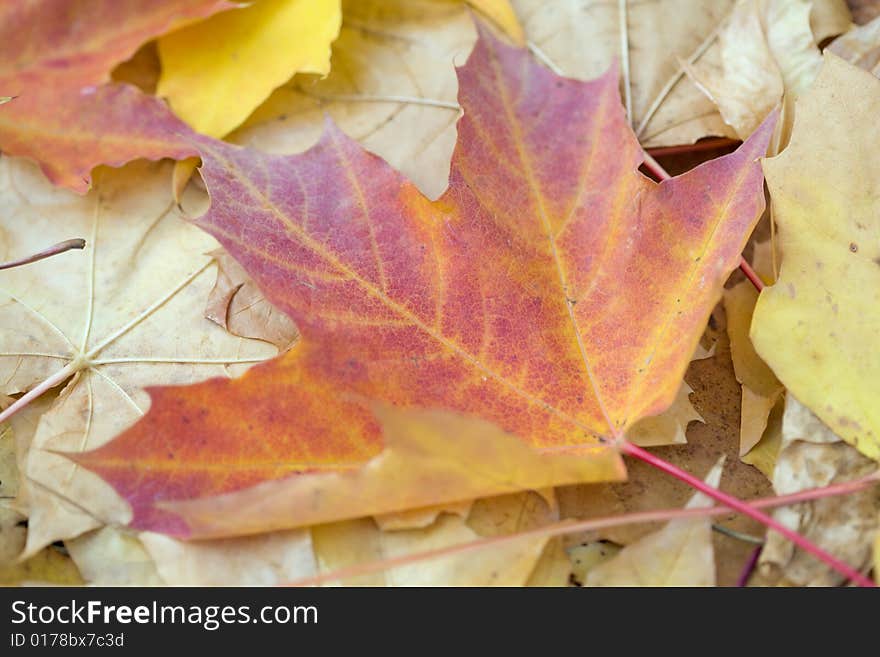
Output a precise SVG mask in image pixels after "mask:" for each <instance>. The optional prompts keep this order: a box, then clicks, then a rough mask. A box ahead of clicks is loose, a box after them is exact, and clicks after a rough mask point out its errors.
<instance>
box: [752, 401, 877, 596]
mask: <svg viewBox="0 0 880 657" xmlns="http://www.w3.org/2000/svg"><path fill="white" fill-rule="evenodd" d="M876 470H877V463H876V462H874V461H872V460H871V459H869V458H867V457H866V456H863V455H862V454H860V453H859V452H858V451H857V450H856V449H855V448H854V447H851V446H850V445H848V444H847V443H845V442H844V441H843V440H841V439H840V438H839V437H838V436H836V435H835V434H834V432H832V431H831V430H830V429H829V428H828V427H827V426H825V425H824V424H823V423H822V421H821V420H819V418H817V417H816V416H815V415H813V413H812V412H810V410H809V409H808V408H807V407H806V406H804V405H803V404H801V403H800V402H798V401H797V399H795V398H794V396H792V395H791V394H789V395H788V396H787V398H786V402H785V415H784V417H783V423H782V446H781V449H780V452H779V456H778V457H777V461H776V469H775V471H774V473H773V487H774V488H775V490H776V493H777V494H779V495H785V494H788V493H795V492H798V491H801V490H805V489H807V488H816V487H820V486H828V485H830V484H835V483H842V482H845V481H850V480H852V479H857V478H859V477H862V476H865V475H868V474H870V473H871V472H874V471H876ZM878 511H880V508H878V500H877V496H876V491H875V490H873V489H868V490H864V491H860V492H857V493H849V494H847V495H840V496H836V497H828V498H824V499H819V500H814V501H812V502H804V503H801V504H798V505H796V506H790V507H780V508H779V509H776V510H775V511H774V517H775V518H776V519H777V520H778V521H779V522H781V523H783V524H784V525H785V526H786V527H789V528H791V529H793V530H795V531H797V532H798V533H800V534H801V535H803V536H805V537H806V538H808V539H809V540H810V541H812V542H813V543H815V544H816V545H818V546H819V547H821V548H823V549H825V550H826V551H828V552H830V553H831V554H833V555H834V556H835V557H837V558H838V559H840V560H842V561H844V562H845V563H848V564H851V565H852V566H853V567H855V568H857V569H867V568H869V567H870V562H871V549H872V541H873V539H874V535H875V533H876V532H877V528H878ZM760 567H761V569H762V571H763V572H764V574H765V575H766V576H770V575H772V574H777V575H779V576H781V578H782V582H784V583H786V584H793V585H796V586H837V585H839V584H842V583H843V581H844V578H843V576H842V575H841V574H840V573H838V572H837V571H835V570H832V569H831V568H829V567H828V566H827V565H825V564H824V563H822V562H820V561H818V560H816V559H815V558H814V557H813V556H812V555H810V554H807V553H805V552H804V551H802V550H800V549H798V548H797V547H795V546H794V544H792V543H791V542H789V541H787V540H786V539H784V538H783V537H781V536H779V535H777V534H775V533H774V532H769V533H768V535H767V543H766V545H765V546H764V550H763V551H762V553H761V560H760Z"/></svg>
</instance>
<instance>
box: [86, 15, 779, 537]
mask: <svg viewBox="0 0 880 657" xmlns="http://www.w3.org/2000/svg"><path fill="white" fill-rule="evenodd" d="M459 82H460V92H459V100H460V103H461V106H462V108H463V109H464V117H463V118H462V119H461V120H460V122H459V124H458V130H459V136H458V144H457V147H456V150H455V153H454V156H453V160H452V167H451V174H450V184H449V189H448V190H447V192H446V193H445V194H444V195H443V196H442V197H441V198H440V199H439V200H437V201H430V200H428V199H427V198H425V197H424V196H422V194H421V193H420V192H419V191H418V190H417V189H416V188H415V187H414V186H413V185H412V184H411V183H409V182H408V181H407V180H406V179H404V178H403V176H401V175H400V174H399V173H398V172H397V171H395V170H394V169H392V168H391V167H390V166H388V165H387V164H386V163H384V162H383V161H382V160H380V159H379V158H377V157H375V156H373V155H371V154H369V153H367V152H365V151H364V150H363V149H362V148H361V147H360V146H359V145H358V144H357V143H356V142H355V141H353V140H351V139H349V138H348V137H346V136H345V135H344V134H343V133H341V132H340V131H339V130H337V129H336V128H335V127H334V126H333V125H332V124H328V126H327V129H326V131H325V133H324V136H323V138H322V139H321V140H320V142H319V143H318V144H317V145H316V146H315V147H314V148H312V149H311V150H309V151H308V152H306V153H304V154H302V155H297V156H287V157H279V156H272V155H267V154H263V153H258V152H255V151H253V150H248V149H243V148H239V147H236V146H232V145H229V144H225V143H221V142H217V141H215V140H210V139H207V138H197V139H198V145H199V150H200V151H201V155H202V158H203V162H204V166H203V167H202V175H203V177H204V179H205V182H206V184H207V187H208V190H209V192H210V194H211V198H212V205H211V209H210V210H209V211H208V213H207V214H205V215H204V216H202V217H200V218H198V219H196V220H195V221H196V223H197V224H198V225H199V226H201V227H202V228H204V229H205V230H207V231H209V232H210V233H212V234H213V235H214V236H216V237H217V238H218V239H219V240H220V241H221V242H222V243H223V245H224V246H225V247H226V248H227V249H228V251H229V252H230V253H231V254H232V255H233V256H234V257H235V258H236V259H237V260H238V261H239V262H240V263H241V264H242V266H243V267H244V268H245V269H246V270H247V272H248V273H249V274H250V276H251V277H253V279H254V280H255V281H256V283H257V284H258V285H259V286H260V287H261V289H262V290H263V292H264V293H265V295H266V296H267V298H268V299H269V300H270V301H271V302H272V303H273V304H274V305H276V306H277V307H278V308H280V309H281V310H283V311H284V312H285V313H287V314H288V315H289V316H290V317H291V318H292V319H293V320H294V321H295V322H296V324H297V326H298V328H299V329H300V331H301V333H302V336H303V338H302V340H301V342H300V344H299V345H298V346H297V347H295V348H294V349H293V350H291V351H290V352H289V353H288V354H286V355H284V356H282V357H279V358H277V359H275V360H273V361H271V362H269V363H268V364H265V365H260V366H257V367H255V368H253V369H252V370H250V371H249V372H248V373H247V374H246V375H245V376H243V377H241V378H240V379H236V380H212V381H208V382H205V383H203V384H198V385H193V386H185V387H165V388H155V389H152V391H151V395H152V406H151V408H150V410H149V412H148V413H147V415H146V416H145V417H144V418H143V419H142V420H141V421H139V422H138V423H137V424H135V425H134V426H133V427H132V428H131V429H129V430H128V431H126V432H125V433H123V434H122V435H121V436H119V437H118V438H117V439H115V440H114V441H112V442H111V443H109V444H107V445H105V446H104V447H102V448H99V449H97V450H95V451H92V452H88V453H86V454H83V455H79V456H76V457H75V459H76V460H77V461H78V462H79V463H81V464H83V465H85V466H87V467H88V468H90V469H92V470H93V471H95V472H97V473H98V474H100V475H101V476H102V477H104V478H105V479H106V480H107V481H108V482H110V483H111V484H112V485H113V486H114V487H115V488H116V489H117V491H118V492H120V493H121V494H122V495H123V496H124V497H125V498H126V499H127V500H128V501H129V503H130V504H131V505H132V507H133V510H134V519H133V524H134V525H135V526H137V527H141V528H150V529H154V530H159V531H165V532H169V533H175V534H183V535H190V536H204V535H228V534H236V533H247V532H256V531H262V530H266V529H269V528H277V527H281V526H288V527H289V526H297V525H304V524H311V523H314V522H320V521H327V520H332V519H337V518H340V517H346V516H349V517H352V516H360V515H367V514H372V513H376V512H380V511H390V510H395V509H400V508H405V507H412V506H418V505H427V504H434V503H439V502H443V501H449V500H450V499H457V498H461V497H472V496H474V495H476V494H478V493H479V492H483V493H486V492H497V488H498V487H500V488H501V489H502V490H503V489H504V488H503V485H507V486H509V487H510V486H513V485H514V484H517V485H524V484H528V483H530V482H531V481H532V480H530V479H529V478H528V477H527V476H524V475H523V473H522V472H519V471H517V472H513V469H512V466H511V467H510V468H508V470H510V471H506V470H505V464H504V463H501V461H502V460H503V459H504V458H505V456H504V453H503V452H502V451H498V450H495V451H493V450H492V449H488V448H487V449H484V450H483V452H480V450H479V449H478V448H472V451H471V452H468V456H467V457H464V456H462V454H464V453H465V452H464V451H461V450H463V448H462V447H461V446H462V445H471V446H473V445H478V446H479V445H482V444H489V443H490V442H491V441H492V440H495V439H496V438H497V436H496V438H493V436H495V434H498V433H499V430H500V431H501V432H502V433H503V435H508V436H515V437H516V438H517V439H519V444H520V445H522V446H526V447H528V448H533V449H534V450H537V452H540V453H542V454H544V455H547V454H548V453H549V454H556V458H568V459H569V460H570V461H572V462H578V463H581V464H586V465H583V466H582V467H581V469H580V470H578V471H577V473H573V471H572V470H571V469H568V470H565V469H564V468H557V470H556V471H554V473H553V474H552V476H550V477H549V478H548V479H549V480H547V481H544V482H543V483H544V485H552V484H561V483H567V482H571V481H574V480H576V479H581V480H601V479H611V478H619V477H621V476H622V475H623V469H622V463H621V462H620V457H619V450H618V441H619V440H620V439H622V437H623V436H624V434H625V432H626V430H627V429H628V428H629V427H630V426H632V424H633V423H635V422H636V421H637V420H638V419H640V418H643V417H645V416H648V415H652V414H656V413H659V412H661V411H662V410H663V409H664V408H666V407H667V406H668V405H669V404H670V403H671V402H672V401H673V399H674V398H675V395H676V392H677V390H678V388H679V386H680V383H681V379H682V376H683V374H684V371H685V368H686V367H687V364H688V362H689V360H690V357H691V354H692V353H693V351H694V348H695V347H696V344H697V342H698V340H699V338H700V335H701V333H702V331H703V328H704V326H705V322H706V319H707V317H708V314H709V312H710V311H711V309H712V307H713V306H714V304H715V303H716V302H717V300H718V299H719V297H720V294H721V290H722V286H723V284H724V282H725V280H726V279H727V277H728V275H729V274H730V272H731V271H732V270H733V269H734V268H736V266H737V264H738V262H739V258H740V255H739V254H740V251H741V249H742V247H743V246H744V244H745V241H746V239H747V237H748V235H749V233H750V232H751V229H752V227H753V226H754V224H755V222H756V221H757V218H758V217H759V216H760V214H761V212H762V210H763V208H764V198H763V187H762V185H763V179H762V175H761V169H760V165H759V164H758V162H757V159H758V158H759V157H760V156H762V155H763V154H764V152H765V150H766V146H767V142H768V139H769V136H770V132H771V130H772V127H773V126H772V123H773V121H772V120H770V121H768V122H766V123H765V124H764V125H763V126H762V127H761V128H759V129H758V130H757V131H756V132H755V134H754V135H753V136H752V137H751V138H750V139H749V140H748V141H746V142H745V143H744V144H743V146H741V147H740V148H739V149H738V150H737V151H736V152H735V153H732V154H730V155H728V156H725V157H723V158H719V159H717V160H714V161H712V162H709V163H707V164H705V165H703V166H700V167H698V168H697V169H694V170H693V171H691V172H689V173H687V174H685V175H683V176H681V177H678V178H674V179H671V180H668V181H665V182H663V183H661V184H655V183H654V182H652V181H650V180H649V179H648V178H646V177H645V176H643V175H642V174H641V173H639V172H638V167H639V165H640V164H641V162H642V159H643V154H642V151H641V148H640V146H639V144H638V142H637V140H636V139H635V137H634V135H633V133H632V131H631V129H630V127H629V126H628V125H627V123H626V119H625V116H624V112H623V111H622V108H621V105H620V100H619V96H618V86H617V71H616V70H613V69H612V70H611V71H609V72H608V73H607V74H606V75H604V76H603V77H601V78H599V79H597V80H595V81H592V82H579V81H575V80H570V79H564V78H560V77H558V76H556V75H554V74H552V73H550V72H549V71H547V70H545V69H543V68H541V67H540V66H538V65H537V64H535V63H534V62H533V61H532V60H531V59H530V58H529V57H528V55H527V53H526V52H525V51H523V50H517V49H513V48H510V47H507V46H505V45H503V44H501V43H499V42H498V41H496V40H495V39H494V38H492V37H491V36H489V35H487V34H485V33H484V34H483V35H482V37H481V39H480V41H479V42H478V44H477V46H476V48H475V50H474V52H473V53H472V55H471V57H470V59H469V60H468V63H467V64H466V65H465V66H464V67H462V68H461V69H459ZM438 427H439V428H440V429H438ZM432 432H433V433H432ZM493 432H494V433H493ZM392 434H394V436H393V437H392ZM426 436H428V438H426ZM431 436H433V437H431ZM498 440H500V439H498ZM389 442H393V443H394V446H395V448H399V447H400V445H401V444H404V445H405V444H410V445H420V446H422V447H425V446H426V445H427V446H428V447H427V448H426V449H427V450H428V451H430V449H435V451H436V454H442V450H443V447H444V445H446V444H448V445H449V446H450V449H451V450H453V451H454V450H459V451H457V452H455V453H456V454H457V455H458V456H457V460H456V459H453V460H455V461H456V463H455V466H456V467H457V470H458V472H457V473H456V476H457V477H458V479H456V480H455V481H456V482H457V483H458V484H459V485H458V486H457V487H452V486H450V485H449V483H450V481H452V480H451V479H449V478H448V477H447V478H445V479H444V477H446V474H448V473H445V472H444V470H443V467H447V466H441V465H440V461H441V460H442V459H440V457H439V456H438V457H437V458H438V461H437V465H436V466H435V467H434V468H433V469H432V468H431V467H430V463H431V462H430V459H426V460H425V461H423V462H422V463H421V465H420V466H419V467H418V468H412V471H411V472H410V471H407V463H408V462H407V460H406V459H401V460H398V461H395V466H396V467H395V469H394V470H393V471H389V469H388V468H387V467H385V469H383V465H382V463H383V461H382V459H383V458H384V459H386V461H387V460H388V459H389V458H390V457H389V456H388V452H387V450H386V452H385V453H384V454H382V455H381V456H379V458H374V457H377V456H378V455H380V453H381V452H382V450H383V445H385V444H388V443H389ZM516 442H517V441H516V440H514V443H516ZM497 444H501V443H497ZM411 451H416V450H411ZM529 451H530V452H531V450H529ZM560 452H561V453H564V454H566V455H568V456H564V457H560V456H559V455H558V454H557V453H560ZM531 453H535V452H531ZM572 457H573V458H572ZM536 458H537V457H536ZM371 459H374V460H373V461H372V462H370V460H371ZM464 459H469V461H468V460H464ZM493 459H494V460H498V461H499V463H498V464H494V465H493ZM368 462H370V465H369V466H368V467H363V466H364V464H366V463H368ZM448 467H452V466H451V465H449V466H448ZM328 470H329V471H330V472H327V471H328ZM486 472H491V474H492V477H494V478H495V480H493V479H492V477H489V476H487V475H486ZM377 473H382V477H380V476H379V474H377ZM414 473H415V474H414ZM290 475H299V476H294V477H291V476H290ZM468 477H471V478H472V479H475V480H479V483H480V485H481V486H483V488H487V487H488V488H489V489H490V490H488V491H487V490H484V489H481V488H480V487H479V486H470V487H469V486H468V485H466V481H467V478H468ZM377 479H381V481H379V482H378V483H377ZM496 480H497V481H496ZM490 481H492V482H493V483H494V484H496V490H492V489H491V486H489V482H490ZM542 481H543V480H542ZM308 482H317V483H316V484H315V485H314V486H313V485H311V484H310V483H308ZM353 482H354V483H353ZM463 482H464V483H463ZM355 483H356V484H357V485H355ZM256 484H262V485H261V486H257V487H255V488H251V489H250V490H245V491H241V490H240V489H243V488H247V487H253V486H255V485H256ZM501 484H503V485H501ZM316 486H317V487H316ZM234 491H240V492H238V493H234ZM224 493H232V494H231V495H227V496H225V497H222V498H219V501H218V500H214V499H210V496H216V495H219V494H224ZM456 496H457V497H456ZM202 498H209V499H207V500H204V499H202Z"/></svg>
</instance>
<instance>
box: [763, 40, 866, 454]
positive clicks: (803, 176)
mask: <svg viewBox="0 0 880 657" xmlns="http://www.w3.org/2000/svg"><path fill="white" fill-rule="evenodd" d="M842 98H847V99H848V100H847V101H846V102H845V103H844V102H841V99H842ZM878 111H880V80H877V79H876V78H875V77H873V76H872V75H870V74H869V73H866V72H865V71H862V70H860V69H858V68H856V67H854V66H852V65H851V64H848V63H846V62H844V61H843V60H842V59H840V58H839V57H837V56H836V55H833V54H830V53H826V55H825V63H824V65H823V67H822V71H821V73H820V75H819V77H818V79H817V80H816V83H815V85H814V86H813V87H812V88H811V90H810V91H809V92H808V93H807V94H805V95H804V96H802V97H801V99H800V100H799V101H798V104H797V118H796V120H795V127H794V133H793V135H792V140H791V143H790V144H789V146H788V148H787V149H786V150H785V151H783V153H782V154H781V155H779V156H777V157H775V158H772V159H769V160H765V161H764V171H765V175H766V176H767V184H768V185H769V188H770V195H771V198H772V203H773V212H774V217H775V219H776V221H777V223H778V224H779V239H780V246H781V251H782V254H783V259H782V269H781V272H780V277H779V280H778V281H777V282H776V284H775V285H773V286H772V287H766V288H764V291H763V292H762V293H761V296H760V298H759V300H758V304H757V306H756V308H755V314H754V320H753V322H752V329H751V338H752V343H753V344H754V345H755V349H756V350H757V352H758V354H759V355H760V356H761V358H763V359H764V361H766V362H767V364H768V365H770V367H771V368H772V369H773V371H774V373H775V374H776V376H778V377H779V380H780V381H782V383H783V384H785V386H786V387H787V388H788V389H789V390H790V391H791V392H792V393H793V394H794V396H795V397H797V399H798V400H800V401H801V402H802V403H804V404H805V405H806V406H808V407H809V408H810V410H812V411H813V412H814V413H816V415H818V416H819V418H821V419H822V421H824V422H825V423H826V424H827V425H828V426H829V427H830V428H831V429H832V430H833V431H834V433H836V434H837V435H838V436H840V437H841V438H843V439H844V440H846V441H847V442H849V443H850V444H852V445H854V446H855V447H856V448H857V449H858V450H859V451H861V452H862V453H863V454H865V455H866V456H868V457H870V458H875V459H876V458H880V406H878V405H877V403H876V400H877V399H878V397H880V361H878V360H877V359H876V358H872V357H866V353H874V352H873V349H874V346H876V345H877V344H880V242H878V241H877V237H876V236H877V231H878V230H880V193H878V182H877V181H878V180H880V152H878V149H876V148H873V147H866V145H868V144H872V145H873V144H876V143H877V142H878V140H880V124H878V122H877V121H876V120H875V118H876V116H877V114H878Z"/></svg>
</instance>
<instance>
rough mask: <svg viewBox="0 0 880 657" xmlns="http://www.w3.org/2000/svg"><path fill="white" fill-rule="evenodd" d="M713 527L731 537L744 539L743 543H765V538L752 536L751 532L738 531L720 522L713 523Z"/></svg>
mask: <svg viewBox="0 0 880 657" xmlns="http://www.w3.org/2000/svg"><path fill="white" fill-rule="evenodd" d="M712 529H713V530H714V531H716V532H718V533H719V534H724V535H725V536H729V537H730V538H735V539H736V540H738V541H742V542H743V543H751V544H752V545H764V539H763V538H760V537H758V536H752V535H751V534H744V533H743V532H738V531H736V530H735V529H731V528H730V527H725V526H724V525H719V524H718V523H713V524H712Z"/></svg>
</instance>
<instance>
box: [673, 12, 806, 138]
mask: <svg viewBox="0 0 880 657" xmlns="http://www.w3.org/2000/svg"><path fill="white" fill-rule="evenodd" d="M812 4H813V3H812V2H810V1H809V0H740V1H739V2H738V3H737V4H736V6H735V7H734V9H733V11H732V13H731V15H730V18H729V19H728V21H727V22H726V23H725V25H724V27H723V28H722V29H721V30H720V32H719V35H718V41H719V51H720V62H719V65H718V66H712V65H711V64H710V63H707V62H703V63H695V64H692V65H689V66H688V67H687V70H688V74H689V75H690V76H691V78H693V79H694V80H695V81H696V83H697V84H698V86H699V87H700V88H701V89H702V90H703V91H705V93H706V94H707V95H708V97H709V98H711V99H712V101H713V102H714V103H715V104H716V105H717V106H718V109H719V110H720V112H721V115H722V116H723V117H724V120H725V121H726V122H727V123H728V124H729V125H730V126H732V127H733V129H734V130H735V131H736V134H737V135H738V136H739V137H740V138H741V139H745V138H746V137H747V136H748V135H750V134H752V132H753V131H754V130H755V128H757V127H758V126H759V125H760V123H761V121H762V120H763V119H764V117H765V116H766V115H767V114H768V113H769V112H770V111H771V110H772V109H773V108H774V107H775V106H776V105H777V104H778V103H779V102H780V100H781V99H782V96H783V94H786V96H787V97H789V99H790V100H793V99H794V98H796V97H797V96H798V95H799V94H800V93H802V92H803V91H804V90H806V88H807V87H808V86H809V85H810V84H811V83H812V81H813V80H814V79H815V77H816V74H817V73H818V71H819V68H820V66H821V65H822V56H821V55H820V54H819V49H818V48H817V46H816V43H815V41H814V36H813V32H812V30H811V28H810V11H811V8H812ZM780 127H781V126H780Z"/></svg>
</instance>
